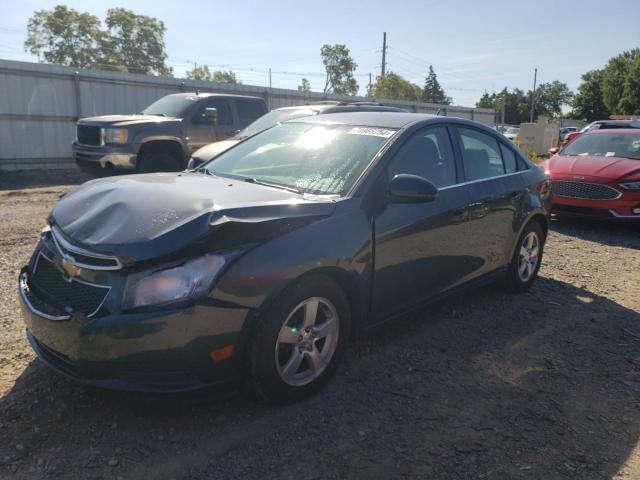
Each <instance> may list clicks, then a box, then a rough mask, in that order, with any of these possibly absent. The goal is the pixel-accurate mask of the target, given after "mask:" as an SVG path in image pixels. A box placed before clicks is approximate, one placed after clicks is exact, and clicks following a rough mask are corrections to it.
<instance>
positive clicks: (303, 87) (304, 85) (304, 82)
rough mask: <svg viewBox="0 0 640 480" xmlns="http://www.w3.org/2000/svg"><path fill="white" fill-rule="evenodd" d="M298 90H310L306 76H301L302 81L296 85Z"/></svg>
mask: <svg viewBox="0 0 640 480" xmlns="http://www.w3.org/2000/svg"><path fill="white" fill-rule="evenodd" d="M298 91H299V92H310V91H311V84H310V83H309V80H307V79H306V78H303V79H302V82H301V83H300V85H298Z"/></svg>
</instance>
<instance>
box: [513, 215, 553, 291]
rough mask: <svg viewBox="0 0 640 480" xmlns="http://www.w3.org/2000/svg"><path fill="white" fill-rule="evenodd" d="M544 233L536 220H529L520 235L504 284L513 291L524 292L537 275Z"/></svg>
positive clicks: (540, 261)
mask: <svg viewBox="0 0 640 480" xmlns="http://www.w3.org/2000/svg"><path fill="white" fill-rule="evenodd" d="M544 242H545V235H544V232H543V231H542V227H541V226H540V224H539V223H538V222H535V221H532V222H530V223H529V224H528V225H527V226H526V227H525V229H524V231H523V232H522V234H521V235H520V238H519V239H518V244H517V246H516V250H515V252H514V253H513V258H512V259H511V263H510V264H509V270H508V271H507V276H506V278H505V282H504V285H505V287H506V288H507V290H509V291H511V292H514V293H521V292H526V291H527V290H529V288H531V285H532V284H533V282H534V280H535V279H536V277H537V276H538V271H539V270H540V264H541V263H542V251H543V249H544Z"/></svg>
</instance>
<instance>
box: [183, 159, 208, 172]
mask: <svg viewBox="0 0 640 480" xmlns="http://www.w3.org/2000/svg"><path fill="white" fill-rule="evenodd" d="M203 163H204V160H202V159H200V158H194V157H191V158H190V159H189V163H187V170H194V169H196V168H198V167H199V166H200V165H202V164H203Z"/></svg>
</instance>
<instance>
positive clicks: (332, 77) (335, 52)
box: [320, 44, 358, 95]
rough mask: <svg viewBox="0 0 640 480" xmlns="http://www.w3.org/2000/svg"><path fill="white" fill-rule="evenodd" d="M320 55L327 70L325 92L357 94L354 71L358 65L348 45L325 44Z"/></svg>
mask: <svg viewBox="0 0 640 480" xmlns="http://www.w3.org/2000/svg"><path fill="white" fill-rule="evenodd" d="M320 57H321V58H322V63H323V64H324V68H325V70H326V72H327V77H326V81H325V84H324V93H329V92H333V93H336V94H345V95H355V94H356V93H358V83H357V82H356V79H355V78H354V77H353V72H354V71H355V70H356V68H357V67H358V65H357V64H356V63H355V62H354V61H353V59H352V58H351V55H350V52H349V49H348V48H347V47H346V45H341V44H335V45H327V44H325V45H323V46H322V48H321V49H320Z"/></svg>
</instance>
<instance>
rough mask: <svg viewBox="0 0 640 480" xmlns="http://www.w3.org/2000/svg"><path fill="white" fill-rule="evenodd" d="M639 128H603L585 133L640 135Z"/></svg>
mask: <svg viewBox="0 0 640 480" xmlns="http://www.w3.org/2000/svg"><path fill="white" fill-rule="evenodd" d="M638 130H639V129H638V128H605V129H602V130H599V129H598V130H591V131H590V132H585V135H620V134H625V135H627V134H633V135H640V131H638Z"/></svg>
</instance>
